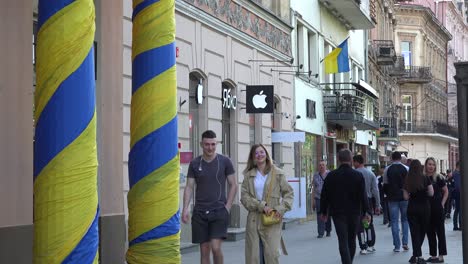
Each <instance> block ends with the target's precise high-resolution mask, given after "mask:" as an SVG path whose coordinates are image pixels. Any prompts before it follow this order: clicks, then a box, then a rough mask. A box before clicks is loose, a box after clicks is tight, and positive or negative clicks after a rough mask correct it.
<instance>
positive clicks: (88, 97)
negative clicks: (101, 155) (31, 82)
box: [34, 0, 99, 264]
mask: <svg viewBox="0 0 468 264" xmlns="http://www.w3.org/2000/svg"><path fill="white" fill-rule="evenodd" d="M38 27H39V32H38V40H37V53H36V54H37V65H36V73H37V75H36V76H37V77H36V78H37V87H36V91H35V97H34V103H35V105H34V107H35V110H34V121H35V137H34V263H36V264H55V263H79V264H87V263H98V258H99V255H98V244H99V235H98V215H99V209H98V192H97V150H96V107H95V105H96V102H95V100H96V98H95V81H94V50H93V42H94V31H95V10H94V3H93V0H74V1H73V0H55V1H48V0H40V1H39V20H38Z"/></svg>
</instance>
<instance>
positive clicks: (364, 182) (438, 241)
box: [313, 149, 462, 263]
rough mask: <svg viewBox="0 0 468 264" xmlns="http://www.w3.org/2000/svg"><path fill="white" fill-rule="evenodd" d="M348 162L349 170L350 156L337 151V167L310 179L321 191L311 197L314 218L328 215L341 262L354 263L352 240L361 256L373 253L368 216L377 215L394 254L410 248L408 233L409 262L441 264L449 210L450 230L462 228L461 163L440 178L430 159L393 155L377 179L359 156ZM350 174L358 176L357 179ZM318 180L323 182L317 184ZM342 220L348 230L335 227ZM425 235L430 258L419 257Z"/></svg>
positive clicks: (339, 224) (371, 217)
mask: <svg viewBox="0 0 468 264" xmlns="http://www.w3.org/2000/svg"><path fill="white" fill-rule="evenodd" d="M352 160H353V166H354V170H351V152H350V151H349V150H347V149H344V150H341V151H340V152H339V153H338V161H339V163H340V166H339V168H338V169H336V170H334V171H331V172H329V173H328V174H326V175H325V177H320V178H317V177H315V176H314V179H313V182H314V183H313V186H314V187H315V188H320V189H319V190H320V197H317V198H316V200H317V199H319V200H320V201H321V205H320V208H317V209H318V214H319V215H320V216H321V217H320V218H321V219H322V220H328V218H329V217H330V216H331V218H332V219H333V222H334V224H335V229H336V233H337V237H338V242H339V251H340V255H341V260H342V263H352V262H353V258H354V254H355V251H356V236H357V237H358V240H359V246H360V248H361V251H360V253H361V254H363V255H367V254H370V253H372V252H374V251H375V250H376V249H375V247H374V245H375V237H376V234H375V230H374V228H373V214H376V215H378V214H380V213H381V212H382V213H383V216H384V217H383V224H384V225H386V224H388V225H389V227H391V233H392V237H393V246H394V248H393V251H394V252H395V253H398V252H400V251H401V250H405V251H407V250H409V249H410V247H409V244H408V242H409V233H410V235H411V243H412V248H413V254H412V256H411V258H410V259H409V263H443V262H444V256H446V255H447V245H446V236H445V219H447V218H450V217H451V209H452V207H454V208H455V209H454V213H453V230H454V231H458V230H462V227H461V213H460V210H461V208H460V189H461V175H460V163H459V162H457V164H456V168H455V170H454V171H453V172H451V171H447V172H446V173H445V174H442V173H439V172H438V169H437V162H436V160H435V159H434V158H432V157H429V158H427V159H426V160H425V161H424V164H422V163H421V161H419V160H417V159H406V158H404V157H402V155H401V153H399V152H394V153H393V154H392V162H391V164H390V165H388V166H386V167H383V168H381V170H379V172H378V175H377V176H376V175H374V174H373V173H372V171H371V170H370V169H367V168H364V164H363V157H362V156H361V155H356V156H354V157H353V158H352ZM353 171H354V172H359V173H360V177H356V176H355V173H354V172H353ZM319 173H321V172H320V170H319ZM351 179H354V180H351ZM317 181H322V182H321V183H320V184H321V185H322V186H320V184H318V183H317ZM343 186H345V187H343ZM356 191H357V192H356ZM356 206H358V207H356ZM337 208H338V209H337ZM357 208H359V210H356V209H357ZM343 217H346V219H347V224H348V228H347V229H342V228H338V227H339V226H341V219H342V218H343ZM318 223H319V224H318V225H319V231H318V233H319V236H318V237H319V238H321V236H320V234H321V233H320V230H321V229H320V225H321V224H320V220H319V221H318ZM356 226H357V229H355V227H356ZM400 227H401V229H400ZM426 237H427V241H428V244H429V255H430V256H429V257H427V258H424V257H423V256H422V250H421V247H422V244H423V242H424V239H425V238H426Z"/></svg>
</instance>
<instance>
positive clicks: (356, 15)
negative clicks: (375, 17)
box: [319, 0, 375, 30]
mask: <svg viewBox="0 0 468 264" xmlns="http://www.w3.org/2000/svg"><path fill="white" fill-rule="evenodd" d="M319 1H320V2H321V3H322V4H323V5H324V6H325V7H326V8H327V9H328V10H330V12H331V13H332V14H333V15H334V16H335V17H337V18H338V19H339V20H340V21H341V22H342V23H343V24H344V25H345V26H346V27H347V28H348V29H351V30H353V29H371V28H374V26H375V25H374V23H373V22H372V20H371V19H370V17H369V15H368V14H367V13H366V12H365V11H364V10H363V9H362V8H361V0H319Z"/></svg>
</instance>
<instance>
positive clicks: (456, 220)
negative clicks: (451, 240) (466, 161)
mask: <svg viewBox="0 0 468 264" xmlns="http://www.w3.org/2000/svg"><path fill="white" fill-rule="evenodd" d="M460 191H461V174H460V161H457V163H456V169H455V171H454V172H453V192H452V197H453V201H454V203H455V210H454V211H453V230H454V231H458V230H460V231H461V230H462V227H461V224H462V221H461V217H462V214H461V203H460V199H461V196H460Z"/></svg>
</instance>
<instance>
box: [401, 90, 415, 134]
mask: <svg viewBox="0 0 468 264" xmlns="http://www.w3.org/2000/svg"><path fill="white" fill-rule="evenodd" d="M401 102H402V104H403V120H402V122H403V128H402V129H403V131H408V132H411V131H412V130H413V127H412V123H413V114H412V112H413V109H412V108H413V104H412V97H411V95H402V96H401Z"/></svg>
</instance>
